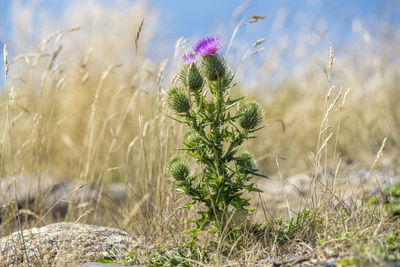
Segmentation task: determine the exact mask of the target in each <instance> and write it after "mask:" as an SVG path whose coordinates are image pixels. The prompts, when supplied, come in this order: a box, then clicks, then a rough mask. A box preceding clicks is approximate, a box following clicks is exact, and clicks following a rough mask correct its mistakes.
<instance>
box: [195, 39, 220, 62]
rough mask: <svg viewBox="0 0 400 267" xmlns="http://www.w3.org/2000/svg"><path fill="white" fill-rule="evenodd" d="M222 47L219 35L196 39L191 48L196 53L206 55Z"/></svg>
mask: <svg viewBox="0 0 400 267" xmlns="http://www.w3.org/2000/svg"><path fill="white" fill-rule="evenodd" d="M221 47H222V41H221V39H220V38H219V37H214V36H208V37H206V38H203V39H201V40H200V41H198V42H197V43H196V44H195V45H194V46H193V50H194V52H196V54H198V55H200V56H202V57H206V56H210V55H213V54H215V53H216V52H217V51H218V50H219V49H220V48H221Z"/></svg>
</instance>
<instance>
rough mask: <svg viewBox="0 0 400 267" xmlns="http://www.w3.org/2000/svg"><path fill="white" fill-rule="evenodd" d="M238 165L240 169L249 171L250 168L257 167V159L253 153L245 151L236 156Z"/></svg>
mask: <svg viewBox="0 0 400 267" xmlns="http://www.w3.org/2000/svg"><path fill="white" fill-rule="evenodd" d="M236 165H237V166H238V169H239V171H241V172H248V171H249V170H251V169H254V168H255V166H256V161H255V159H254V157H253V155H251V154H250V153H247V152H244V153H242V154H240V155H239V156H238V157H237V158H236Z"/></svg>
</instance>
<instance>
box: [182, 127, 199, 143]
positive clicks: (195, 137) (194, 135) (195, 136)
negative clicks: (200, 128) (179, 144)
mask: <svg viewBox="0 0 400 267" xmlns="http://www.w3.org/2000/svg"><path fill="white" fill-rule="evenodd" d="M200 141H201V137H200V135H199V133H198V132H196V131H194V130H191V131H189V132H187V133H186V134H185V144H186V145H187V146H189V147H193V146H197V145H198V144H199V143H200Z"/></svg>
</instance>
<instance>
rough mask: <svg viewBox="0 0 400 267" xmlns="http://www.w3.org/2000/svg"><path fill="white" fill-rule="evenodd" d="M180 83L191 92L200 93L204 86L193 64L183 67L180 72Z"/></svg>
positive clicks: (201, 77)
mask: <svg viewBox="0 0 400 267" xmlns="http://www.w3.org/2000/svg"><path fill="white" fill-rule="evenodd" d="M180 79H181V81H182V83H183V84H184V85H185V86H187V87H188V88H189V90H191V91H193V92H197V91H200V90H201V89H202V88H203V86H204V79H203V76H202V75H201V73H200V71H199V69H198V68H197V66H196V65H195V64H193V63H192V64H190V65H185V66H184V67H183V69H182V71H181V74H180Z"/></svg>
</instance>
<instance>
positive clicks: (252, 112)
mask: <svg viewBox="0 0 400 267" xmlns="http://www.w3.org/2000/svg"><path fill="white" fill-rule="evenodd" d="M238 113H239V114H240V115H242V116H241V117H240V119H239V124H240V126H241V127H242V128H243V129H245V130H252V129H254V128H256V127H257V126H258V125H259V124H260V123H261V122H262V120H263V117H264V112H263V110H262V108H261V107H260V105H259V104H257V103H248V104H246V105H244V106H242V107H241V108H240V109H239V112H238Z"/></svg>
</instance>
